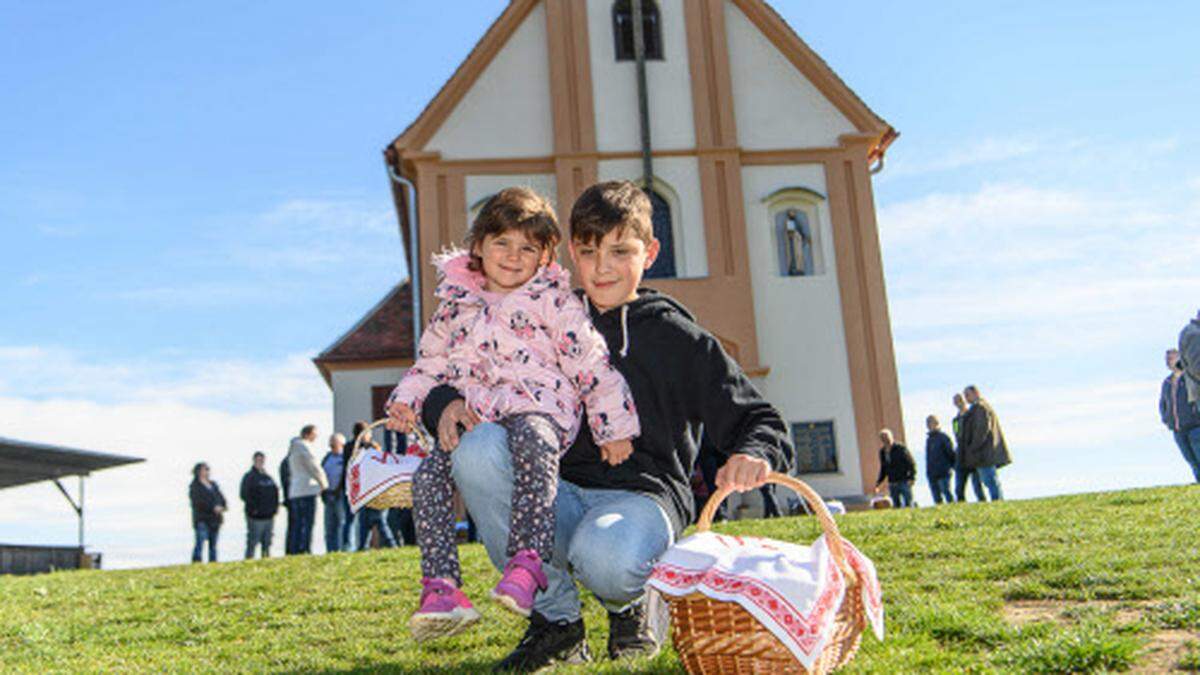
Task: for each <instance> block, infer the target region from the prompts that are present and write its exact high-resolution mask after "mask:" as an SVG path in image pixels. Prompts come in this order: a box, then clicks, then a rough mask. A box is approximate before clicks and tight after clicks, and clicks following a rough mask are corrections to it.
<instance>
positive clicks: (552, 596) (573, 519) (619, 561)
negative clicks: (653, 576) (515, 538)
mask: <svg viewBox="0 0 1200 675" xmlns="http://www.w3.org/2000/svg"><path fill="white" fill-rule="evenodd" d="M450 458H451V462H452V463H453V466H452V469H451V473H452V475H453V476H454V482H455V484H457V485H458V489H459V491H460V492H461V493H462V496H463V499H464V500H465V501H466V504H467V510H468V511H470V512H471V514H472V515H473V516H474V518H475V521H476V525H477V526H478V528H479V535H480V538H481V539H482V540H483V545H484V547H486V548H487V552H488V556H489V557H490V558H491V560H492V564H493V565H495V566H496V569H501V568H503V567H504V564H505V563H506V562H508V558H507V555H506V553H507V547H508V527H509V515H510V513H511V510H512V504H511V502H512V483H513V472H512V462H511V457H510V455H509V452H508V435H507V434H506V433H505V431H504V428H503V427H501V426H500V425H498V424H491V423H484V424H480V425H478V426H476V427H475V428H474V429H473V430H472V431H470V432H468V433H466V434H464V435H463V436H462V438H461V439H460V441H459V444H458V448H457V449H455V450H454V452H452V453H450ZM554 510H555V517H556V519H557V520H556V523H555V529H554V556H553V558H552V559H551V561H550V564H549V565H546V566H545V567H544V568H543V569H544V570H545V572H546V577H547V579H548V581H549V584H548V587H547V589H546V590H545V591H543V592H542V593H540V594H538V596H537V599H536V600H535V601H534V605H533V607H534V609H536V610H537V611H538V613H540V614H541V615H542V616H544V617H546V618H547V619H549V620H551V621H575V620H576V619H579V618H580V604H579V591H578V589H577V588H576V587H575V579H578V580H579V581H580V582H581V583H582V584H583V585H584V586H585V587H586V588H587V589H588V590H590V591H591V592H592V593H594V594H595V595H596V598H597V599H599V600H600V602H601V604H603V605H604V606H605V607H606V608H607V609H609V610H610V611H620V610H621V609H623V608H625V607H627V606H629V604H630V603H632V602H634V601H635V600H638V599H639V598H640V597H641V596H642V593H643V592H644V590H643V589H644V586H645V583H646V579H647V578H648V577H649V576H650V570H651V568H652V567H653V566H654V563H655V561H656V560H657V559H658V557H659V556H660V555H662V553H663V552H664V551H666V550H667V547H668V546H670V545H671V540H672V539H673V533H672V532H671V523H670V521H669V520H668V518H667V514H666V513H665V512H664V511H663V509H662V507H661V506H659V505H658V503H657V502H655V501H654V500H653V499H651V498H650V497H647V496H646V495H642V494H638V493H636V492H628V491H625V490H602V489H593V488H582V487H579V486H577V485H575V484H574V483H569V482H567V481H564V480H561V479H560V480H559V481H558V496H557V497H556V498H555V500H554Z"/></svg>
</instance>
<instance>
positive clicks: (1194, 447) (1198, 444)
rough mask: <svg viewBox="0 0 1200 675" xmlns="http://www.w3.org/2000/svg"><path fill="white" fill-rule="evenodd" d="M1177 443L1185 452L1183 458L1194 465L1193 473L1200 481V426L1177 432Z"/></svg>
mask: <svg viewBox="0 0 1200 675" xmlns="http://www.w3.org/2000/svg"><path fill="white" fill-rule="evenodd" d="M1175 443H1176V445H1178V446H1179V451H1180V452H1182V453H1183V459H1184V461H1185V462H1187V463H1188V466H1190V467H1192V475H1193V476H1195V478H1196V482H1197V483H1200V427H1195V428H1194V429H1189V430H1187V431H1176V432H1175Z"/></svg>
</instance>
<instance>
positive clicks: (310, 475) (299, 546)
mask: <svg viewBox="0 0 1200 675" xmlns="http://www.w3.org/2000/svg"><path fill="white" fill-rule="evenodd" d="M316 440H317V427H316V426H315V425H312V424H308V425H305V426H304V428H302V429H301V430H300V435H299V436H297V437H296V438H293V439H292V442H291V445H290V446H289V447H288V456H287V463H288V473H289V474H290V475H289V478H288V510H289V513H288V519H289V521H291V524H292V525H293V526H292V527H289V528H288V539H289V541H288V542H287V551H288V553H292V554H295V553H309V552H310V551H311V550H312V534H313V523H314V522H315V521H316V519H317V495H319V494H321V492H322V491H323V490H326V489H328V488H329V480H328V479H327V478H326V477H325V470H324V469H322V468H321V465H320V464H317V460H316V458H315V456H314V454H313V442H314V441H316Z"/></svg>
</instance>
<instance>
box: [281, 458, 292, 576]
mask: <svg viewBox="0 0 1200 675" xmlns="http://www.w3.org/2000/svg"><path fill="white" fill-rule="evenodd" d="M291 484H292V467H291V464H290V463H289V462H288V458H287V455H286V454H285V455H284V456H283V461H282V462H280V463H279V485H280V486H282V487H281V489H282V490H283V508H285V509H287V530H286V531H285V535H284V537H283V552H284V553H286V554H287V555H292V554H293V553H295V552H296V551H295V550H294V548H295V547H294V546H293V545H292V544H293V543H295V533H296V513H295V512H294V511H292V509H291V499H290V497H291V495H290V494H288V490H289V486H290V485H291Z"/></svg>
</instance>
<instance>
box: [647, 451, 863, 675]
mask: <svg viewBox="0 0 1200 675" xmlns="http://www.w3.org/2000/svg"><path fill="white" fill-rule="evenodd" d="M767 480H768V482H771V483H779V484H780V485H785V486H787V487H789V488H791V489H793V490H795V491H796V492H798V493H799V494H800V495H801V496H802V497H803V498H804V499H806V500H807V501H808V503H809V504H810V505H811V506H812V510H813V514H814V515H816V517H817V520H818V521H819V522H820V524H821V529H822V530H824V532H825V538H826V541H827V543H828V546H829V551H830V554H831V555H832V556H833V561H834V563H835V564H836V565H837V566H838V567H839V568H840V569H841V570H842V572H843V574H844V575H845V578H846V582H847V583H846V594H845V598H844V600H843V601H842V606H841V607H839V608H838V610H837V615H836V618H835V620H834V621H835V624H834V633H833V639H831V640H830V641H829V644H827V645H826V646H825V649H824V650H823V651H822V652H821V655H820V656H819V657H817V660H816V661H814V662H813V666H812V670H808V669H806V668H805V667H804V665H803V664H801V663H800V662H799V661H797V660H796V658H795V656H793V655H792V653H791V652H790V651H788V649H787V647H784V645H783V643H782V642H780V641H779V638H777V637H775V636H774V635H773V634H772V633H771V632H770V631H768V630H767V629H766V628H765V627H763V625H762V624H760V623H759V622H758V620H757V619H755V618H754V616H753V615H751V614H750V613H749V612H747V611H746V610H745V609H743V608H742V607H741V606H740V605H738V604H737V603H734V602H722V601H720V600H713V599H712V598H709V597H708V596H706V595H702V594H700V593H691V594H688V595H685V596H683V597H679V598H669V602H670V607H671V635H672V639H673V640H674V642H675V651H676V652H678V653H679V658H680V660H682V661H683V666H684V668H686V669H687V671H688V672H689V673H692V674H693V675H699V674H701V673H704V674H706V675H707V674H711V673H721V674H727V673H728V674H735V673H736V674H742V673H747V674H748V673H770V674H771V675H777V674H782V673H804V674H808V673H814V674H816V673H828V672H830V671H832V670H834V669H836V668H838V667H840V666H842V665H845V664H846V663H847V662H849V661H850V659H851V658H853V657H854V654H855V652H857V651H858V645H859V642H860V641H861V639H862V632H863V629H864V628H865V627H866V617H865V616H864V614H863V607H862V593H860V592H859V587H858V584H859V580H858V577H857V576H856V575H855V574H854V571H853V570H851V569H850V565H849V564H848V563H847V562H846V550H845V548H844V547H843V546H842V538H841V535H840V534H839V533H838V528H837V524H836V523H835V522H833V517H832V516H831V515H830V514H829V510H828V509H826V508H825V502H824V501H823V500H822V499H821V498H820V497H819V496H818V495H817V493H816V492H814V491H813V489H812V488H810V487H809V486H808V485H806V484H805V483H804V482H802V481H800V480H797V479H795V478H792V477H791V476H786V475H783V474H779V473H772V474H771V475H770V477H769V478H768V479H767ZM730 492H731V490H729V489H722V490H718V491H717V492H716V493H714V494H713V495H712V497H710V498H709V500H708V503H707V504H705V506H704V510H703V511H702V512H701V513H700V521H699V522H698V523H697V525H696V529H697V530H698V531H700V532H706V531H707V530H708V529H709V527H710V526H711V525H712V519H713V514H714V513H715V512H716V510H717V507H718V506H720V505H721V502H722V501H724V500H725V498H726V497H728V496H729V493H730Z"/></svg>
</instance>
